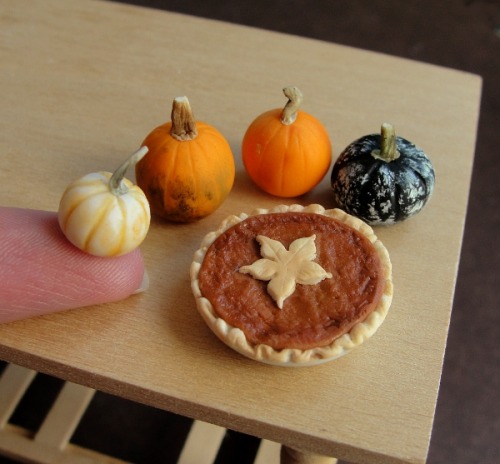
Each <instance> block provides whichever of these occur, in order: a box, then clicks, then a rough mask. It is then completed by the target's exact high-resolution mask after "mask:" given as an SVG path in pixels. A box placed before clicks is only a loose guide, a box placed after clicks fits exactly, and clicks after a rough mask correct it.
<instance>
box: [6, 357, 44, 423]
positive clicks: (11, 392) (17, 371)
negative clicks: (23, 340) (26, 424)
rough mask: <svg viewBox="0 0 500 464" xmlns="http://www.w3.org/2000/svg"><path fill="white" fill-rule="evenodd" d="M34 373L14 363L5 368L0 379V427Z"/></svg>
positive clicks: (33, 376)
mask: <svg viewBox="0 0 500 464" xmlns="http://www.w3.org/2000/svg"><path fill="white" fill-rule="evenodd" d="M35 375H36V372H35V371H33V370H31V369H27V368H25V367H21V366H17V365H16V364H8V365H7V367H6V368H5V370H4V372H3V374H2V377H1V379H0V429H3V428H4V427H5V424H7V422H8V421H9V419H10V417H11V416H12V413H13V412H14V410H15V409H16V406H17V405H18V404H19V401H21V398H22V397H23V395H24V393H25V392H26V390H27V389H28V387H29V386H30V384H31V382H32V381H33V379H34V378H35Z"/></svg>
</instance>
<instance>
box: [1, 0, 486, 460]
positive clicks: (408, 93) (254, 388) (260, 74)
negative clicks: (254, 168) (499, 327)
mask: <svg viewBox="0 0 500 464" xmlns="http://www.w3.org/2000/svg"><path fill="white" fill-rule="evenodd" d="M287 85H297V86H299V87H300V88H301V89H302V91H303V93H304V98H305V100H304V104H303V109H304V110H305V111H308V112H310V113H312V114H314V115H315V116H316V117H318V118H319V119H320V120H321V121H322V122H323V123H324V124H325V126H326V128H327V130H328V131H329V134H330V136H331V139H332V143H333V148H334V156H337V155H338V154H339V153H340V151H341V150H342V149H343V148H344V147H345V146H346V145H347V144H348V143H350V142H351V141H353V140H354V139H356V138H358V137H360V136H362V135H365V134H368V133H373V132H377V131H378V130H379V128H380V124H381V123H382V122H384V121H387V122H391V123H393V124H394V125H395V127H396V131H397V132H398V134H399V135H401V136H403V137H405V138H408V139H410V140H412V141H414V142H415V143H417V144H418V145H420V146H421V147H422V148H424V150H425V151H426V152H427V153H428V155H429V156H430V157H431V159H432V161H433V163H434V165H435V169H436V176H437V181H436V189H435V193H434V196H433V198H432V199H431V201H430V203H429V204H428V205H427V206H426V208H425V209H424V210H423V211H422V212H421V213H420V214H419V215H418V216H416V217H414V218H412V219H410V220H408V221H407V222H404V223H402V224H399V225H396V226H393V227H388V228H383V227H380V228H377V229H376V232H377V234H378V236H379V237H380V238H381V239H382V241H383V242H384V244H385V245H386V247H387V248H388V250H389V252H390V254H391V258H392V261H393V266H394V285H395V296H394V301H393V306H392V308H391V310H390V312H389V315H388V317H387V319H386V321H385V323H384V324H383V325H382V327H381V329H380V330H379V332H377V334H376V335H375V336H374V337H373V338H372V339H370V340H369V341H368V342H367V343H366V344H365V345H364V346H362V347H360V348H358V349H356V350H355V351H353V352H352V353H350V354H349V355H347V356H345V357H343V358H341V359H339V360H336V361H333V362H330V363H326V364H324V365H321V366H317V367H311V368H301V369H289V368H288V369H287V368H276V367H271V366H267V365H262V364H258V363H256V362H253V361H250V360H247V359H245V358H243V357H241V356H240V355H238V354H237V353H235V352H233V351H231V350H230V349H229V348H226V347H225V346H224V345H223V344H222V343H220V342H219V341H218V340H217V339H216V337H215V336H214V335H213V334H212V333H211V332H210V331H209V329H208V328H207V327H206V326H205V325H204V323H203V322H202V320H201V318H200V317H199V315H198V313H197V312H196V308H195V304H194V299H193V297H192V296H191V291H190V284H189V273H188V270H189V265H190V262H191V257H192V254H193V252H194V251H195V249H196V248H197V247H198V245H199V243H200V241H201V239H202V237H203V236H204V235H205V234H206V233H207V232H209V231H210V230H212V229H214V228H215V227H216V226H217V225H218V223H219V222H220V221H221V220H222V219H223V218H224V217H225V216H227V215H228V214H232V213H240V212H242V211H245V212H249V211H250V210H252V209H253V208H254V207H269V206H272V205H275V204H279V203H294V202H296V203H301V204H309V203H321V204H322V205H323V206H325V207H333V206H335V205H334V204H333V199H332V195H331V192H330V187H329V179H328V176H327V177H326V178H325V180H324V181H323V182H322V184H321V185H320V186H318V187H317V188H316V189H315V190H314V191H313V192H311V193H310V194H308V195H306V196H304V197H301V198H298V199H293V200H287V201H283V200H280V199H277V198H273V197H270V196H268V195H266V194H264V193H262V192H260V191H258V190H257V189H256V188H255V187H254V185H253V184H252V183H251V182H250V181H249V179H248V178H247V176H246V174H245V172H244V170H243V168H242V164H241V160H240V142H241V139H242V137H243V134H244V132H245V129H246V127H247V126H248V124H249V123H250V122H251V121H252V120H253V119H254V118H255V117H256V116H257V115H258V114H260V113H262V112H263V111H265V110H268V109H271V108H275V107H281V106H282V105H283V104H284V103H285V99H284V97H283V95H282V93H281V89H282V88H283V87H284V86H287ZM0 89H2V90H1V92H0V108H1V110H2V111H1V112H0V134H1V137H0V163H1V168H0V203H1V204H2V205H8V206H19V207H29V208H38V209H47V210H56V209H57V206H58V202H59V198H60V195H61V193H62V191H63V189H64V188H65V186H66V184H67V183H68V182H69V181H70V180H73V179H74V178H76V177H80V176H81V175H83V174H86V173H88V172H92V171H96V170H108V171H112V170H113V169H114V168H115V167H116V166H118V164H119V163H120V162H121V160H122V159H123V158H124V157H125V156H127V155H128V154H130V153H131V152H132V151H133V150H135V149H136V148H137V146H138V145H139V144H140V143H141V141H142V140H143V138H144V137H145V136H146V134H147V133H148V132H149V131H150V130H151V129H153V128H154V127H155V126H157V125H159V124H161V123H163V122H165V121H166V120H168V119H169V115H170V105H171V101H172V99H173V98H174V97H176V96H179V95H187V96H188V98H189V99H190V102H191V106H192V107H193V110H194V112H195V116H196V117H197V118H198V119H200V120H203V121H205V122H208V123H210V124H212V125H214V126H216V127H217V128H218V129H219V130H220V131H221V132H222V133H223V134H224V135H225V136H226V137H227V138H228V140H229V142H230V144H231V146H232V148H233V151H234V155H235V159H236V162H237V176H236V183H235V186H234V189H233V191H232V193H231V195H230V197H229V198H228V200H227V201H226V202H225V203H224V204H223V206H222V207H221V208H220V209H219V210H217V211H216V212H215V213H214V214H213V215H211V216H210V217H208V218H206V219H204V220H202V221H200V222H198V223H195V224H189V225H174V224H168V223H162V222H159V221H156V220H155V221H153V224H152V228H151V231H150V234H149V235H148V237H147V239H146V241H145V243H144V244H143V246H142V250H143V253H144V256H145V259H146V263H147V268H148V271H149V274H150V278H151V287H150V289H149V291H148V292H146V293H145V294H141V295H136V296H133V297H130V298H129V299H127V300H126V301H123V302H120V303H116V304H108V305H102V306H99V307H90V308H84V309H78V310H72V311H67V312H64V313H60V314H55V315H51V316H45V317H40V318H35V319H32V320H26V321H20V322H16V323H12V324H6V325H4V326H1V327H0V357H2V358H3V359H5V360H8V361H12V362H15V363H18V364H20V365H23V366H26V367H30V368H33V369H36V370H39V371H42V372H47V373H50V374H53V375H56V376H60V377H62V378H64V379H67V380H70V381H73V382H76V383H81V384H84V385H87V386H91V387H93V388H96V389H100V390H103V391H106V392H110V393H112V394H115V395H118V396H123V397H125V398H129V399H133V400H136V401H139V402H142V403H145V404H149V405H153V406H156V407H159V408H164V409H167V410H170V411H173V412H175V413H179V414H184V415H187V416H190V417H195V418H197V419H200V420H204V421H207V422H211V423H214V424H216V425H220V426H224V427H228V428H231V429H235V430H239V431H242V432H246V433H250V434H254V435H257V436H260V437H264V438H266V439H269V440H272V441H275V442H280V443H284V444H286V445H291V446H296V447H300V448H304V449H306V450H309V451H313V452H317V453H322V454H326V455H333V456H336V457H339V458H342V459H345V460H348V461H350V462H366V463H376V462H381V463H393V462H394V463H400V462H409V463H418V462H424V461H425V458H426V454H427V450H428V445H429V437H430V434H431V429H432V421H433V417H434V408H435V405H436V399H437V394H438V387H439V380H440V375H441V368H442V361H443V355H444V349H445V341H446V336H447V331H448V324H449V318H450V311H451V304H452V298H453V290H454V285H455V277H456V271H457V266H458V262H459V252H460V245H461V240H462V232H463V225H464V220H465V211H466V204H467V196H468V190H469V181H470V175H471V168H472V162H473V152H474V146H475V137H476V125H477V120H478V113H479V100H480V91H481V80H480V78H479V77H478V76H475V75H471V74H466V73H462V72H458V71H454V70H449V69H444V68H439V67H436V66H431V65H426V64H422V63H417V62H412V61H408V60H404V59H398V58H394V57H390V56H385V55H380V54H375V53H371V52H366V51H362V50H356V49H353V48H349V47H344V46H337V45H334V44H329V43H323V42H319V41H315V40H309V39H304V38H298V37H293V36H288V35H282V34H277V33H272V32H268V31H263V30H255V29H251V28H246V27H241V26H236V25H232V24H226V23H221V22H215V21H209V20H204V19H200V18H193V17H187V16H182V15H178V14H170V13H165V12H160V11H155V10H151V9H141V8H136V7H131V6H123V5H119V4H114V3H108V2H95V1H91V0H82V1H71V2H67V1H62V0H59V1H58V0H44V1H40V0H31V1H28V0H3V1H2V3H1V6H0ZM132 178H133V176H132Z"/></svg>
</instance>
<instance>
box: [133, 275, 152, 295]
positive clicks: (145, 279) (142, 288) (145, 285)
mask: <svg viewBox="0 0 500 464" xmlns="http://www.w3.org/2000/svg"><path fill="white" fill-rule="evenodd" d="M148 288H149V274H148V271H146V270H144V275H143V276H142V282H141V285H139V288H138V289H137V290H136V291H135V292H134V293H133V295H135V294H137V293H142V292H145V291H146V290H147V289H148Z"/></svg>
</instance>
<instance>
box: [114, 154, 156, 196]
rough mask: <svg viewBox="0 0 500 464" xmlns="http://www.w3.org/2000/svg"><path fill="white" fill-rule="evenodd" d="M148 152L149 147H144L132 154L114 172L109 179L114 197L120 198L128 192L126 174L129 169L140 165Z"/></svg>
mask: <svg viewBox="0 0 500 464" xmlns="http://www.w3.org/2000/svg"><path fill="white" fill-rule="evenodd" d="M148 151H149V149H148V147H146V146H142V147H141V148H139V150H137V151H135V152H134V153H132V154H131V155H130V156H129V158H128V159H126V160H125V161H124V162H123V163H122V164H121V165H120V166H118V168H117V169H116V171H115V172H113V174H112V175H111V178H110V179H109V190H110V191H111V193H112V194H113V195H116V196H120V195H124V194H125V193H127V192H128V187H127V186H126V185H125V183H124V182H123V178H124V177H125V173H126V172H127V170H128V168H129V167H131V166H134V165H135V164H136V163H138V162H139V161H140V160H141V159H142V158H143V157H144V155H146V153H147V152H148Z"/></svg>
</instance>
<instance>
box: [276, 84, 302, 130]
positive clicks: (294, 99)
mask: <svg viewBox="0 0 500 464" xmlns="http://www.w3.org/2000/svg"><path fill="white" fill-rule="evenodd" d="M283 93H284V94H285V97H288V102H287V104H286V105H285V107H284V108H283V113H281V122H282V123H283V124H285V125H286V126H288V125H290V124H293V123H294V122H295V120H296V119H297V111H298V109H299V107H300V105H301V104H302V99H303V96H302V92H301V91H300V90H299V88H298V87H285V88H284V89H283Z"/></svg>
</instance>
